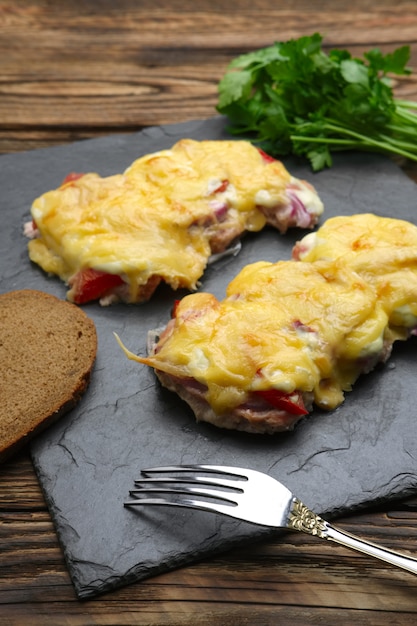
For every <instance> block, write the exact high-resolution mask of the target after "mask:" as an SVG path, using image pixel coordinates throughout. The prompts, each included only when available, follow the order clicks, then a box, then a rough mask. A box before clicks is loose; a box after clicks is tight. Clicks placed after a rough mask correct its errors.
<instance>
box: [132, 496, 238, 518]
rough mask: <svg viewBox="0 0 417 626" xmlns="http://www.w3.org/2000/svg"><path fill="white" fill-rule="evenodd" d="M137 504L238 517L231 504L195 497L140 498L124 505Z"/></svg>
mask: <svg viewBox="0 0 417 626" xmlns="http://www.w3.org/2000/svg"><path fill="white" fill-rule="evenodd" d="M137 505H151V506H152V505H157V506H172V507H177V508H185V509H196V510H199V511H208V512H210V513H220V514H222V515H227V516H229V517H230V516H231V517H238V516H237V515H235V514H234V513H233V510H234V507H233V506H231V505H229V504H220V503H218V504H214V503H208V502H204V500H196V499H193V498H182V499H178V500H168V499H166V498H138V499H135V500H128V501H127V502H125V503H124V506H137Z"/></svg>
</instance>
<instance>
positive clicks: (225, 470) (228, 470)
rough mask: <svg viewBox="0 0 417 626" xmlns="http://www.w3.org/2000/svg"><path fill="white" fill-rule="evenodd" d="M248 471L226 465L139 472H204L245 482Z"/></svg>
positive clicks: (182, 466)
mask: <svg viewBox="0 0 417 626" xmlns="http://www.w3.org/2000/svg"><path fill="white" fill-rule="evenodd" d="M247 471H248V470H244V469H241V468H239V467H228V466H227V465H222V466H220V465H164V466H160V467H149V468H147V469H143V470H141V473H142V474H143V475H144V476H147V475H148V474H154V473H155V474H157V473H158V474H164V473H166V474H170V473H172V472H176V473H179V474H184V473H195V472H204V473H205V474H206V473H207V474H220V475H227V476H233V478H234V479H235V480H247V476H246V473H247Z"/></svg>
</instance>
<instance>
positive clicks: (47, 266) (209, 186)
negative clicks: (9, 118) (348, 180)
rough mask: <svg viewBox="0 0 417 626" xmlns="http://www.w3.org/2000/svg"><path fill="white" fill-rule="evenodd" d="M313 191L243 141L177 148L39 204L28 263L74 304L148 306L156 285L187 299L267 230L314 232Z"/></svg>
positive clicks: (75, 182)
mask: <svg viewBox="0 0 417 626" xmlns="http://www.w3.org/2000/svg"><path fill="white" fill-rule="evenodd" d="M322 212H323V205H322V203H321V201H320V199H319V197H318V195H317V193H316V192H315V191H314V189H313V188H312V187H311V186H310V185H308V184H307V183H304V182H302V181H298V180H297V179H295V178H294V177H292V176H291V175H290V173H289V172H288V171H287V170H286V169H285V167H284V166H283V165H282V163H280V162H278V161H275V160H274V159H270V158H266V156H265V155H264V154H262V153H260V152H259V150H258V149H257V148H255V147H254V146H252V145H251V144H250V143H249V142H245V141H243V142H242V141H201V142H198V141H193V140H190V139H184V140H182V141H180V142H178V143H177V144H175V145H174V146H173V147H172V148H171V149H170V150H162V151H160V152H157V153H154V154H150V155H145V156H144V157H141V158H139V159H137V160H136V161H134V162H133V163H132V165H131V166H130V167H129V168H128V169H127V170H126V171H125V172H124V173H123V174H116V175H113V176H109V177H106V178H103V177H101V176H99V175H97V174H94V173H87V174H84V175H81V174H75V175H73V176H69V177H67V178H66V179H65V181H64V182H63V183H62V184H61V186H60V187H59V188H57V189H55V190H52V191H49V192H47V193H45V194H43V195H42V196H40V197H39V198H37V199H36V200H35V201H34V203H33V205H32V217H33V220H32V222H31V223H30V225H27V226H26V227H25V234H26V235H27V236H28V237H30V239H31V241H30V242H29V244H28V249H29V256H30V258H31V260H32V261H33V262H35V263H37V264H38V265H40V266H41V267H42V268H43V269H44V270H45V271H46V272H47V273H48V274H56V275H58V276H59V277H60V278H61V279H62V280H63V281H64V282H65V283H66V284H68V285H69V287H70V289H69V290H68V292H67V297H68V299H69V300H72V301H73V302H75V303H85V302H88V301H90V300H100V302H101V303H102V304H109V303H111V302H113V301H115V300H122V301H124V302H128V303H135V302H143V301H144V300H147V299H149V298H150V297H151V296H152V295H153V293H154V290H155V286H156V284H157V283H159V282H164V283H166V284H168V285H169V286H170V287H171V288H172V289H174V290H175V289H179V288H185V289H189V290H191V291H192V290H195V289H196V287H197V285H198V283H199V280H200V278H201V276H202V275H203V273H204V270H205V268H206V265H207V263H208V262H209V261H210V259H211V258H212V257H213V256H215V255H218V254H222V253H223V252H225V250H227V249H228V248H229V247H230V246H231V245H232V244H233V243H234V242H236V240H237V239H239V238H240V237H241V236H242V235H243V234H244V233H245V232H247V231H251V232H256V231H259V230H261V229H262V228H263V227H264V226H265V224H266V223H269V224H271V225H272V226H274V227H275V228H277V229H278V230H279V231H280V232H285V231H286V230H287V229H288V228H292V227H299V228H312V227H313V226H314V225H315V224H316V223H317V220H318V218H319V216H320V215H321V213H322Z"/></svg>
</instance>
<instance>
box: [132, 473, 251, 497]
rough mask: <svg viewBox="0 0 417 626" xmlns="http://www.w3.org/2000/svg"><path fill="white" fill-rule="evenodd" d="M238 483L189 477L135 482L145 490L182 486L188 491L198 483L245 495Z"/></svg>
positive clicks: (142, 479) (149, 479) (155, 478)
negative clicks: (160, 486)
mask: <svg viewBox="0 0 417 626" xmlns="http://www.w3.org/2000/svg"><path fill="white" fill-rule="evenodd" d="M236 482H237V481H234V480H227V479H225V480H222V479H216V478H210V477H200V476H195V475H193V476H189V477H188V478H183V477H181V478H176V477H172V476H164V477H160V476H158V477H154V478H153V477H147V478H138V479H137V480H135V481H134V484H135V485H136V486H138V487H141V485H145V487H143V489H147V488H150V487H148V485H151V486H152V485H155V486H156V485H173V484H174V485H181V486H182V487H183V488H184V489H186V485H195V484H196V483H197V484H198V485H199V486H202V487H204V486H207V487H211V486H213V485H214V486H216V487H224V488H226V489H229V490H230V491H232V492H235V493H243V489H241V488H240V487H237V486H236Z"/></svg>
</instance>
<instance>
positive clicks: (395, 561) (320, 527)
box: [288, 498, 417, 574]
mask: <svg viewBox="0 0 417 626" xmlns="http://www.w3.org/2000/svg"><path fill="white" fill-rule="evenodd" d="M288 527H289V528H291V529H293V530H299V531H301V532H304V533H307V534H308V535H314V536H317V537H321V538H322V539H328V540H329V541H334V542H335V543H338V544H340V545H342V546H345V547H346V548H352V549H353V550H356V551H357V552H362V553H363V554H367V555H368V556H373V557H375V558H377V559H379V560H380V561H385V563H389V564H390V565H395V566H396V567H400V568H401V569H404V570H407V571H408V572H411V573H412V574H417V559H415V558H413V557H411V556H405V555H404V554H401V553H399V552H395V551H394V550H389V549H388V548H383V547H382V546H379V545H377V544H376V543H372V542H370V541H365V540H364V539H360V538H359V537H356V536H355V535H352V534H350V533H348V532H345V531H342V530H339V529H338V528H335V527H334V526H332V525H331V524H329V522H326V521H325V520H324V519H322V518H321V517H320V516H319V515H316V513H314V512H313V511H311V510H310V509H309V508H308V507H307V506H306V505H305V504H303V503H302V502H300V500H298V499H297V498H294V500H293V508H292V511H291V514H290V519H289V523H288Z"/></svg>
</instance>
